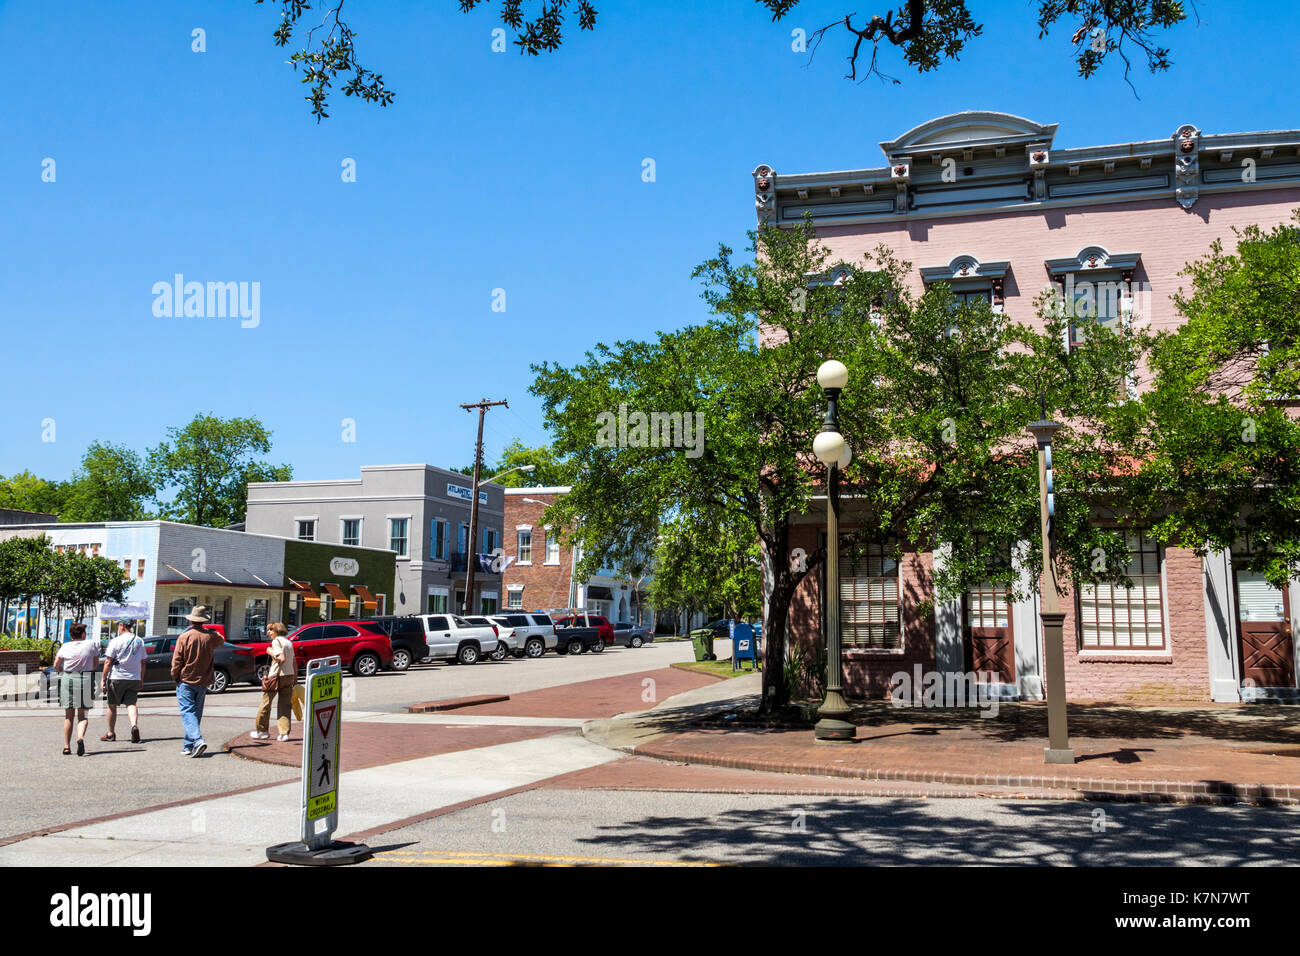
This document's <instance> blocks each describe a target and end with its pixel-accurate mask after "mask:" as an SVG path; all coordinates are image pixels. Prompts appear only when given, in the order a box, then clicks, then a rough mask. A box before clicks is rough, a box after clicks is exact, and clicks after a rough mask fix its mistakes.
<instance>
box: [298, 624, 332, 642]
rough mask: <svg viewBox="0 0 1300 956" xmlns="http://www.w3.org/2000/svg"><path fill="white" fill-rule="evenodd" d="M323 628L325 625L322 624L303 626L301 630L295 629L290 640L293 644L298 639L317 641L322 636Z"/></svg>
mask: <svg viewBox="0 0 1300 956" xmlns="http://www.w3.org/2000/svg"><path fill="white" fill-rule="evenodd" d="M324 630H325V626H324V625H323V624H321V625H318V626H316V627H304V628H302V629H301V630H298V631H295V632H294V634H293V636H292V637H291V638H290V640H292V641H293V642H294V643H295V644H296V643H298V642H299V641H319V640H320V639H321V637H323V636H324V635H323V633H322V632H323V631H324Z"/></svg>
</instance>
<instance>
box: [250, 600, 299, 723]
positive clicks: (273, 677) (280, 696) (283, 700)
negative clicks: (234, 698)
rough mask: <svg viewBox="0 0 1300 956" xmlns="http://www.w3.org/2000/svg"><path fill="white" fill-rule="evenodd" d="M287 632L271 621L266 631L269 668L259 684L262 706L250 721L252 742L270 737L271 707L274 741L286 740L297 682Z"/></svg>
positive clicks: (286, 629) (287, 630)
mask: <svg viewBox="0 0 1300 956" xmlns="http://www.w3.org/2000/svg"><path fill="white" fill-rule="evenodd" d="M288 632H289V629H288V628H286V627H285V626H284V625H283V624H281V623H280V622H279V621H273V622H272V623H271V624H269V625H268V626H267V628H266V636H267V637H269V638H270V639H271V646H270V647H268V648H267V649H266V656H267V657H269V658H270V660H271V666H270V668H269V669H268V671H267V674H266V677H265V679H263V681H262V703H261V704H260V705H258V708H257V716H256V718H254V723H253V732H252V733H251V734H249V736H250V737H252V738H253V739H254V740H266V739H267V738H269V737H270V736H271V735H270V733H269V731H270V729H271V704H273V703H274V704H275V705H276V718H275V722H276V730H278V731H279V734H278V735H277V736H276V738H275V739H276V740H288V739H289V727H290V721H291V715H292V714H293V685H294V684H296V683H297V682H298V669H297V666H296V664H295V662H294V659H293V642H292V641H290V640H289V639H288V638H287V637H285V635H286V634H287V633H288Z"/></svg>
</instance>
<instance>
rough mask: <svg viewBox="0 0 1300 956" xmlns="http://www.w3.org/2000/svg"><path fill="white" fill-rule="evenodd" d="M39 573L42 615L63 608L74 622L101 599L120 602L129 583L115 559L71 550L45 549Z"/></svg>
mask: <svg viewBox="0 0 1300 956" xmlns="http://www.w3.org/2000/svg"><path fill="white" fill-rule="evenodd" d="M43 572H44V573H43V574H42V576H41V578H40V590H39V592H38V593H39V594H40V596H41V605H42V608H43V610H44V611H45V613H46V615H47V616H49V615H51V614H52V613H53V612H55V611H57V610H60V609H66V610H67V611H68V612H69V617H70V618H71V619H72V620H74V621H79V620H81V619H82V618H84V617H87V616H88V615H89V614H90V612H91V610H92V609H93V608H94V607H95V606H96V605H97V604H99V603H100V602H101V601H111V602H113V603H115V604H120V603H122V601H124V600H125V599H126V590H127V588H129V587H130V586H131V582H130V581H128V580H127V579H126V578H125V577H124V576H123V575H122V569H121V567H119V566H118V564H117V562H115V561H111V560H109V559H108V558H102V557H99V556H98V555H96V556H93V557H92V556H90V555H87V554H83V553H82V552H81V551H79V550H74V549H69V550H67V551H52V552H48V558H47V560H46V562H45V565H44V568H43Z"/></svg>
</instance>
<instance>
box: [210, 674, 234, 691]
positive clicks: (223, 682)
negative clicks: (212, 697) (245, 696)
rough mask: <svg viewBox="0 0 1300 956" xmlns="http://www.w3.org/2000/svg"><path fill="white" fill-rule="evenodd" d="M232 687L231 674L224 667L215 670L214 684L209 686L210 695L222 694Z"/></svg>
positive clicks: (213, 675)
mask: <svg viewBox="0 0 1300 956" xmlns="http://www.w3.org/2000/svg"><path fill="white" fill-rule="evenodd" d="M229 686H230V674H229V673H228V672H227V671H226V670H225V668H222V667H216V668H213V671H212V683H211V684H209V685H208V693H209V694H220V693H222V692H224V691H225V689H226V688H227V687H229Z"/></svg>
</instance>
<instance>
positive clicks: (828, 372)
mask: <svg viewBox="0 0 1300 956" xmlns="http://www.w3.org/2000/svg"><path fill="white" fill-rule="evenodd" d="M848 381H849V370H848V369H847V368H845V367H844V363H843V362H837V361H836V360H835V359H830V360H828V361H825V362H823V363H822V364H821V367H820V368H818V369H817V384H818V385H820V386H821V387H822V390H823V391H825V392H826V420H825V421H824V422H823V423H822V429H821V431H820V432H818V433H817V437H816V438H814V439H813V454H814V455H816V456H817V459H818V461H820V462H821V463H822V464H824V465H825V466H826V580H827V583H828V584H829V586H830V593H829V594H828V595H827V601H826V699H825V700H823V701H822V704H821V707H819V708H818V709H817V715H818V717H819V718H820V719H819V720H818V721H817V725H816V726H815V727H814V728H813V735H814V737H815V739H817V740H852V739H853V737H854V735H855V733H856V728H855V727H854V726H853V724H851V723H849V722H848V721H847V720H846V719H845V718H846V717H848V716H849V713H850V711H849V705H848V704H847V703H846V702H845V700H844V693H843V691H844V676H843V671H844V668H843V662H842V660H841V655H840V493H839V473H840V469H842V468H844V467H845V466H846V465H848V463H849V461H850V460H851V459H852V457H853V450H852V449H851V448H849V444H848V442H846V441H845V440H844V436H843V435H841V434H840V423H839V398H840V392H841V390H843V388H844V386H845V385H847V384H848Z"/></svg>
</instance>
